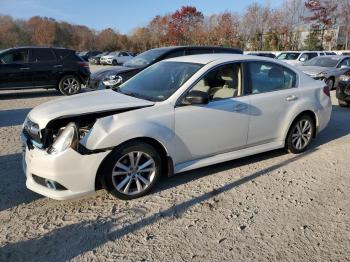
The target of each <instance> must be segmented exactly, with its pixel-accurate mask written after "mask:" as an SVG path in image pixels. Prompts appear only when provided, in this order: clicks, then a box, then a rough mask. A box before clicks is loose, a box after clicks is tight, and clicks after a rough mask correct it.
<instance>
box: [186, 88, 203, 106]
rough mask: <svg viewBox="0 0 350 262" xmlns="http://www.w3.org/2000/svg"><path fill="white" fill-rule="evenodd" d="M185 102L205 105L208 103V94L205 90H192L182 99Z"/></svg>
mask: <svg viewBox="0 0 350 262" xmlns="http://www.w3.org/2000/svg"><path fill="white" fill-rule="evenodd" d="M184 100H185V101H184V102H185V104H190V105H206V104H208V103H209V95H208V93H206V92H202V91H198V90H192V91H191V92H189V93H188V94H187V96H186V97H185V99H184Z"/></svg>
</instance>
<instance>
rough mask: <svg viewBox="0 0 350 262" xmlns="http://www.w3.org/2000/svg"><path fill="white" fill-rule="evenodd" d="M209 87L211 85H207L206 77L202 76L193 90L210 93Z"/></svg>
mask: <svg viewBox="0 0 350 262" xmlns="http://www.w3.org/2000/svg"><path fill="white" fill-rule="evenodd" d="M209 89H210V86H208V85H207V83H206V80H205V78H202V79H201V80H200V81H199V82H198V83H197V84H196V85H195V86H194V87H193V89H192V90H195V91H201V92H205V93H208V91H209Z"/></svg>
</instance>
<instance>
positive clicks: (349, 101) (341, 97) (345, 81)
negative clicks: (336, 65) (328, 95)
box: [336, 70, 350, 107]
mask: <svg viewBox="0 0 350 262" xmlns="http://www.w3.org/2000/svg"><path fill="white" fill-rule="evenodd" d="M336 96H337V99H338V104H339V106H344V107H345V106H346V107H348V106H350V70H348V71H347V72H345V73H344V74H343V75H341V76H340V77H339V83H338V87H337V91H336Z"/></svg>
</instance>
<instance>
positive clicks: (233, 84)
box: [213, 66, 241, 100]
mask: <svg viewBox="0 0 350 262" xmlns="http://www.w3.org/2000/svg"><path fill="white" fill-rule="evenodd" d="M220 77H221V79H222V80H224V81H225V84H224V86H223V87H222V88H220V89H219V90H218V91H216V92H215V94H214V96H213V99H214V100H215V99H223V98H230V97H235V96H237V95H238V88H239V87H240V86H241V79H240V67H239V66H233V67H227V68H225V69H224V70H222V71H221V72H220Z"/></svg>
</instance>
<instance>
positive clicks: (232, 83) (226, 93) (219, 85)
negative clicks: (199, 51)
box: [192, 63, 242, 101]
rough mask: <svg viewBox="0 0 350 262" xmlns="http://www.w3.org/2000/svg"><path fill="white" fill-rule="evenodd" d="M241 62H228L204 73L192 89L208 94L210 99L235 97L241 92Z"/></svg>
mask: <svg viewBox="0 0 350 262" xmlns="http://www.w3.org/2000/svg"><path fill="white" fill-rule="evenodd" d="M241 72H242V70H241V64H239V63H236V64H228V65H223V66H220V67H218V68H217V69H214V70H212V71H210V72H209V73H208V74H206V75H205V76H204V77H203V78H202V79H201V80H200V81H199V82H198V83H197V84H196V85H195V86H194V87H193V89H192V90H195V91H201V92H205V93H208V94H209V98H210V100H211V101H215V100H220V99H226V98H231V97H237V96H238V95H239V94H241V86H242V85H241V83H242V74H241Z"/></svg>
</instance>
